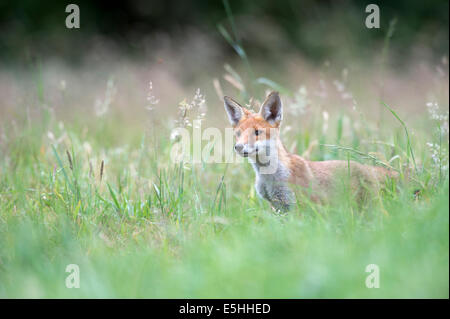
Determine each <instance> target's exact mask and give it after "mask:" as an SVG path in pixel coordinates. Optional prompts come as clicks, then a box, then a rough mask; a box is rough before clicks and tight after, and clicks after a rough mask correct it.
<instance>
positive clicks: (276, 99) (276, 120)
mask: <svg viewBox="0 0 450 319" xmlns="http://www.w3.org/2000/svg"><path fill="white" fill-rule="evenodd" d="M259 114H260V115H261V116H262V117H263V119H265V120H266V121H267V122H269V124H271V125H274V126H275V127H278V126H280V123H281V120H282V119H283V105H282V104H281V99H280V96H279V95H278V92H272V93H270V94H269V95H268V96H267V98H266V100H265V101H264V103H263V104H262V105H261V109H260V110H259Z"/></svg>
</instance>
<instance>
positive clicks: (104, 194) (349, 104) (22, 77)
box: [0, 31, 449, 298]
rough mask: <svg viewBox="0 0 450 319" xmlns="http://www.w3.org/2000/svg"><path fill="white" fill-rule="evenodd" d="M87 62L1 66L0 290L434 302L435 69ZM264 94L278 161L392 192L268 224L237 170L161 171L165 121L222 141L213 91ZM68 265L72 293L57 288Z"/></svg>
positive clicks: (274, 217)
mask: <svg viewBox="0 0 450 319" xmlns="http://www.w3.org/2000/svg"><path fill="white" fill-rule="evenodd" d="M223 32H224V31H223ZM223 35H224V37H225V38H227V34H226V33H225V34H223ZM230 41H232V40H230ZM193 45H199V44H198V43H197V44H193ZM211 50H212V49H211ZM106 51H107V50H106ZM186 51H189V50H186ZM241 53H242V52H241ZM96 54H98V55H99V56H100V57H99V56H97V57H95V56H94V57H91V58H92V60H89V59H87V62H85V64H84V65H83V66H81V67H80V66H79V67H77V68H74V67H69V66H65V65H64V64H60V63H55V62H54V61H42V63H41V62H39V61H38V63H34V64H31V65H30V66H28V67H26V68H22V69H21V68H18V69H4V70H3V71H2V73H1V76H0V88H1V90H2V96H3V97H4V98H3V101H2V102H1V103H2V108H1V119H0V121H1V128H0V134H1V136H0V297H3V298H23V297H26V298H78V297H82V298H422V297H423V298H448V297H449V278H448V274H449V221H448V219H449V214H448V209H449V179H448V150H449V141H448V61H447V59H446V58H443V59H442V60H439V61H434V62H433V61H432V60H431V59H430V61H432V62H427V63H424V64H421V63H417V61H410V62H409V64H408V67H405V69H407V70H408V71H407V72H404V71H401V72H399V71H396V70H391V69H390V67H392V66H393V63H394V62H386V61H385V60H383V61H382V68H380V67H379V65H380V64H378V63H379V61H375V62H373V61H372V62H371V61H364V63H363V62H361V61H360V62H361V63H358V62H357V61H355V60H352V61H353V62H352V63H351V64H347V66H344V67H341V66H339V65H334V64H333V63H331V64H330V62H329V61H325V62H324V63H322V64H320V65H317V64H309V63H308V62H307V61H304V60H302V59H301V58H298V57H293V56H289V57H285V58H284V59H283V61H284V62H283V63H281V62H279V63H278V64H277V68H276V69H275V68H274V67H272V64H267V63H266V62H265V61H262V60H261V59H260V60H258V59H255V60H254V61H251V62H252V69H249V65H250V62H249V61H248V60H247V57H246V56H245V55H241V59H239V60H233V61H228V62H229V63H223V64H225V66H224V68H223V69H222V68H221V66H220V67H219V68H216V69H214V71H211V70H208V71H205V72H204V71H203V70H205V68H203V69H201V68H200V67H198V68H199V69H194V67H193V66H188V65H186V63H185V62H186V61H185V60H183V59H188V58H186V57H182V56H181V55H179V56H175V57H174V56H168V54H164V53H160V55H161V56H164V61H163V60H158V61H150V62H148V63H146V62H144V61H140V62H139V63H138V62H136V61H132V60H129V59H128V60H126V59H123V58H122V57H111V56H110V55H107V57H108V58H109V59H107V58H106V59H105V58H104V56H101V54H99V53H96ZM204 54H209V53H208V52H206V53H204ZM157 55H158V53H156V54H155V56H157ZM211 56H214V54H213V53H211ZM191 58H192V59H196V63H197V64H198V63H200V62H199V60H201V58H200V57H191ZM205 60H207V57H205ZM165 61H172V62H171V63H169V62H165ZM173 61H175V62H173ZM348 61H350V59H349V60H348ZM389 63H391V64H389ZM268 66H270V67H268ZM204 67H205V66H204ZM186 68H191V69H190V70H186ZM200 69H201V70H202V71H199V70H200ZM393 69H394V68H393ZM168 70H169V71H168ZM180 70H181V71H180ZM177 71H179V72H184V73H183V74H184V75H185V76H186V72H190V73H189V74H201V76H197V77H195V78H193V80H192V79H191V78H189V76H186V78H184V79H183V78H180V77H179V75H178V74H177ZM254 74H262V75H264V76H261V77H256V76H254ZM150 81H151V82H150ZM186 83H189V84H186ZM198 88H199V89H198ZM273 89H275V90H278V91H280V93H281V96H282V99H283V102H284V107H285V120H284V122H283V126H282V140H283V142H284V143H285V145H286V147H287V148H288V149H289V150H291V151H293V152H296V153H298V154H302V155H303V156H305V157H306V158H308V159H311V160H328V159H343V160H349V159H351V160H355V161H359V162H361V163H366V164H371V165H380V166H385V167H386V166H387V167H390V168H392V169H394V170H396V171H398V172H399V173H400V175H401V178H400V180H399V182H398V183H394V184H391V185H389V187H387V189H386V190H385V191H383V192H381V193H379V194H377V197H376V198H374V200H373V201H371V202H370V203H368V204H366V205H364V206H359V205H358V204H357V203H356V202H355V201H354V199H353V198H352V197H351V196H350V195H349V194H348V192H346V190H345V189H344V190H343V195H342V196H340V197H339V198H336V199H333V201H332V202H330V203H328V204H323V205H319V204H315V203H312V202H310V201H308V200H306V199H303V200H301V201H299V202H298V205H297V207H295V208H294V209H293V210H292V211H290V212H289V213H287V214H279V213H276V212H274V211H273V210H272V209H271V208H270V207H269V205H268V204H267V203H266V202H265V201H263V200H261V199H259V198H258V197H257V195H256V194H255V190H254V187H253V183H254V173H253V171H252V168H251V166H250V164H248V163H228V164H227V163H207V162H206V161H205V162H202V163H191V162H190V161H189V160H187V161H184V162H182V163H174V162H173V161H172V160H171V156H170V153H171V150H172V149H173V147H174V145H176V144H177V142H178V141H177V136H175V135H174V133H173V132H174V131H173V129H174V128H175V127H179V126H182V127H186V128H188V129H192V124H193V120H195V119H197V120H200V121H201V123H202V127H218V128H220V129H221V130H223V129H224V128H225V127H227V126H228V121H227V118H226V114H225V111H224V109H223V104H222V101H221V95H223V94H224V93H225V94H227V95H231V96H234V97H236V98H237V99H240V100H241V101H242V102H243V103H247V105H248V106H249V107H251V108H255V109H257V107H258V103H259V102H260V101H261V100H262V99H263V98H264V95H265V93H266V92H267V91H269V90H273ZM203 143H204V145H206V144H207V141H203ZM224 152H225V150H224ZM347 195H348V196H347ZM70 264H76V265H78V266H79V270H80V288H72V289H69V288H67V287H66V284H65V282H66V278H67V276H68V275H69V273H67V272H66V267H67V265H70ZM370 264H376V265H378V267H379V272H380V287H379V288H368V287H367V286H366V278H367V276H368V275H369V273H367V272H366V267H367V266H368V265H370Z"/></svg>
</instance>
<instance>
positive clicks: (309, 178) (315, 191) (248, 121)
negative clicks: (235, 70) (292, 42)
mask: <svg viewBox="0 0 450 319" xmlns="http://www.w3.org/2000/svg"><path fill="white" fill-rule="evenodd" d="M224 105H225V110H226V111H227V114H228V118H229V120H230V123H231V125H232V126H233V128H234V133H235V137H236V144H235V146H234V149H235V151H236V153H237V154H238V155H240V156H243V157H248V158H249V161H250V162H251V163H252V166H253V168H254V170H255V174H256V183H255V188H256V191H257V193H258V195H259V196H260V197H262V198H264V199H266V200H268V201H269V202H270V203H271V205H272V206H273V208H275V209H276V210H279V211H287V210H289V209H290V208H291V207H292V205H293V204H294V203H295V197H296V196H295V193H294V191H293V188H292V186H294V185H297V187H299V188H300V189H303V190H305V191H306V194H307V196H309V198H310V199H311V200H313V201H315V202H323V201H325V200H326V199H327V198H329V197H330V196H332V195H333V193H335V192H336V190H337V188H338V187H339V186H338V183H337V181H339V180H340V177H341V176H342V177H344V176H348V177H349V181H350V188H351V190H352V192H353V193H355V194H356V195H357V196H358V197H363V196H364V193H365V192H366V191H367V190H368V189H379V188H380V187H381V186H382V185H383V184H384V180H385V179H386V177H393V178H395V177H397V173H396V172H394V171H390V170H388V169H385V168H382V167H375V166H368V165H363V164H360V163H357V162H353V161H339V160H332V161H319V162H316V161H308V160H306V159H304V158H302V157H301V156H298V155H296V154H291V153H289V152H288V151H287V150H286V148H285V147H284V145H283V143H282V142H281V140H280V125H281V121H282V118H283V106H282V103H281V99H280V96H279V94H278V92H272V93H270V94H269V95H268V96H267V98H266V100H265V101H264V102H263V103H262V105H261V108H260V111H259V112H258V113H255V112H252V111H250V110H248V109H246V108H244V107H242V106H241V105H240V104H239V103H237V102H236V101H234V100H233V99H232V98H230V97H228V96H225V97H224ZM340 174H342V175H340ZM343 174H345V175H343Z"/></svg>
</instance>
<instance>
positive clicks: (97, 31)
mask: <svg viewBox="0 0 450 319" xmlns="http://www.w3.org/2000/svg"><path fill="white" fill-rule="evenodd" d="M69 3H71V1H49V0H47V1H40V2H36V1H31V0H29V1H27V0H22V1H3V2H1V4H0V61H1V62H0V64H1V71H0V93H1V95H2V97H3V98H2V101H0V112H1V114H2V115H3V117H4V118H6V117H7V115H9V116H13V117H16V118H17V116H18V115H20V114H25V109H24V108H28V112H29V113H30V114H31V115H33V112H34V111H36V110H38V108H37V107H33V105H36V104H37V103H39V104H45V105H47V106H49V107H50V108H51V109H52V111H54V112H57V113H58V112H59V114H60V115H61V116H64V115H67V114H71V119H73V118H74V117H76V116H77V114H80V112H79V111H80V110H86V111H87V112H92V113H91V114H93V112H94V110H95V105H96V104H97V105H98V104H99V103H100V102H101V101H103V100H105V95H106V91H107V90H108V87H109V90H110V91H111V92H112V91H114V92H117V94H114V98H112V97H111V98H110V100H111V101H110V103H108V106H109V105H111V110H112V112H116V113H117V114H118V115H119V116H120V117H121V119H122V120H123V121H125V120H127V121H130V123H135V124H136V123H140V122H141V119H142V117H141V116H146V115H147V114H148V112H147V109H146V103H147V102H146V99H147V98H148V96H147V95H148V87H149V83H150V82H152V90H153V91H152V94H154V96H155V100H158V101H160V102H161V103H160V104H161V105H164V106H165V107H164V108H163V107H160V108H159V109H158V108H156V111H155V112H153V113H154V115H152V116H154V117H155V118H158V117H159V116H161V114H164V116H168V117H171V118H176V116H177V109H178V108H177V106H178V104H179V102H180V101H182V100H183V99H184V98H188V99H190V98H192V97H193V96H194V92H195V90H196V89H197V88H201V90H202V92H203V93H205V94H206V102H207V104H208V107H209V108H211V107H212V108H213V109H214V108H221V103H220V98H221V97H220V95H222V94H228V95H232V96H235V97H236V98H238V99H241V101H242V103H250V102H251V100H250V98H251V97H254V98H255V99H262V98H263V96H264V93H266V91H267V90H270V89H277V90H279V91H281V93H282V95H283V96H285V97H286V98H293V99H296V101H294V102H293V103H292V105H295V106H297V107H298V108H299V110H297V111H295V110H293V112H292V113H294V115H297V116H298V115H299V113H302V112H303V111H305V109H307V108H308V107H312V108H316V109H321V110H322V109H323V110H326V111H327V112H332V111H333V110H341V111H342V110H347V109H348V110H352V108H353V109H354V107H355V105H358V106H359V107H360V108H362V109H364V110H365V112H367V114H368V115H373V116H374V119H377V120H378V122H379V121H381V120H382V118H381V117H380V114H381V113H382V112H384V110H381V109H380V103H379V102H380V100H384V101H386V102H389V103H390V104H391V105H393V106H395V107H398V108H400V109H405V110H407V114H404V116H405V117H406V120H409V117H414V116H421V115H420V114H423V112H426V109H425V107H424V106H425V103H427V102H428V101H431V100H432V101H441V102H446V101H447V100H448V91H447V90H445V88H444V87H445V86H446V85H447V83H448V59H447V57H448V37H449V34H448V30H449V29H448V9H449V8H448V1H445V0H442V1H439V0H435V1H378V2H377V4H378V5H379V7H380V19H381V23H380V28H379V29H368V28H366V27H365V19H366V17H367V15H368V13H366V12H365V8H366V6H367V5H368V4H369V3H370V2H367V1H356V0H353V1H352V0H339V1H325V0H323V1H309V0H305V1H292V0H279V1H267V0H262V1H253V0H251V1H235V0H231V1H190V0H187V1H173V0H170V1H143V0H132V1H126V2H117V3H111V2H107V1H85V0H79V1H76V2H75V3H76V4H77V5H78V6H79V8H80V24H81V28H79V29H67V28H66V25H65V20H66V17H67V16H68V13H66V12H65V8H66V6H67V5H68V4H69ZM108 83H109V84H108ZM36 96H38V97H39V98H38V99H36ZM252 103H253V102H252ZM256 104H257V103H256ZM444 104H446V103H444ZM71 110H77V112H75V114H73V113H74V112H71ZM36 112H37V111H36ZM158 112H160V113H158ZM220 112H222V111H221V109H220ZM87 114H89V113H87ZM155 114H156V115H155ZM84 115H85V113H82V116H83V117H85V116H84ZM139 115H141V116H139ZM217 119H218V120H217V121H216V122H217V123H215V125H219V126H224V125H225V124H226V122H225V121H224V119H225V117H223V116H220V117H217ZM208 120H210V121H213V122H214V120H215V119H214V118H212V117H209V118H208ZM83 121H84V119H83ZM145 125H146V124H145ZM141 128H142V127H140V128H139V129H141Z"/></svg>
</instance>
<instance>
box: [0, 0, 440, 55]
mask: <svg viewBox="0 0 450 319" xmlns="http://www.w3.org/2000/svg"><path fill="white" fill-rule="evenodd" d="M371 2H373V1H356V0H353V1H352V0H335V1H331V0H324V1H312V0H303V1H301V0H276V1H275V0H271V1H269V0H247V1H237V0H230V1H229V4H230V8H231V11H232V14H233V16H234V17H235V19H236V21H237V29H238V30H239V28H240V23H242V22H243V21H244V22H245V20H246V18H249V19H250V18H251V19H252V20H255V21H259V22H260V23H261V21H267V23H268V24H270V25H272V26H276V28H277V30H278V32H280V33H281V34H282V36H283V37H284V38H285V40H286V41H288V42H289V43H290V44H292V47H294V48H296V49H298V50H300V51H302V53H303V54H304V55H305V56H308V57H310V58H313V59H314V58H316V59H317V58H319V59H320V58H321V57H323V56H324V55H325V54H326V52H327V50H329V49H330V46H329V43H328V42H329V41H328V42H327V38H326V34H327V33H329V32H331V31H334V30H335V29H341V30H343V32H346V33H345V34H350V35H351V37H352V41H353V43H354V44H355V46H357V47H362V48H363V47H364V46H366V45H367V42H368V41H372V40H374V39H376V40H380V41H383V38H384V37H385V35H386V32H387V29H388V26H389V23H390V21H392V20H394V19H396V20H397V24H396V27H395V28H396V29H395V36H396V41H395V45H396V48H397V49H398V50H400V53H401V52H407V50H408V47H409V46H410V45H411V44H412V43H413V42H414V41H416V40H417V38H418V37H420V39H421V41H422V42H425V44H426V45H427V46H428V47H431V48H432V51H433V52H435V53H436V54H445V53H446V52H448V1H447V0H434V1H421V0H415V1H408V0H400V1H377V2H376V3H377V4H378V5H379V6H380V9H381V25H382V28H381V29H379V30H371V32H367V30H364V19H365V17H366V15H367V13H365V11H364V9H365V7H366V5H367V4H369V3H371ZM69 3H75V4H77V5H78V6H79V7H80V11H81V29H78V30H71V31H70V32H69V31H68V30H67V28H66V27H65V23H64V21H65V18H66V16H67V13H66V12H65V7H66V6H67V5H68V4H69ZM219 23H222V24H224V25H225V26H226V27H227V28H229V29H231V26H230V24H229V20H228V18H227V12H226V10H225V8H224V2H223V1H220V0H219V1H206V0H205V1H194V0H183V1H175V0H165V1H146V0H130V1H121V2H112V1H89V0H76V1H57V0H46V1H35V0H17V1H2V2H0V58H2V59H3V60H4V61H17V60H19V61H21V60H23V59H25V60H26V59H29V58H30V57H33V56H39V55H56V56H58V55H60V56H64V57H65V58H67V59H69V60H73V61H75V60H76V59H77V58H78V57H79V54H80V50H81V49H82V48H84V45H85V44H86V43H88V42H86V40H87V39H91V38H92V37H93V36H97V37H98V36H101V37H102V38H106V39H108V40H111V41H114V42H118V43H120V48H121V50H123V51H124V52H126V53H136V52H139V40H138V39H140V37H142V36H148V35H151V34H154V33H161V32H162V33H165V34H168V35H170V34H172V33H178V34H180V33H182V32H183V31H184V30H186V28H187V27H194V28H196V29H197V30H199V31H201V32H205V33H208V34H209V35H210V36H211V37H213V38H214V37H217V39H220V37H221V36H220V34H219V32H218V31H217V24H219ZM240 36H241V37H242V40H243V42H244V43H245V46H246V48H247V49H248V50H249V51H251V50H257V49H260V48H259V46H261V45H262V44H261V43H257V42H254V41H252V39H251V38H248V39H247V38H246V34H245V32H241V34H240ZM265 45H270V43H269V44H267V43H265ZM224 47H226V45H224ZM228 50H229V52H230V53H231V52H232V51H231V49H229V48H228ZM402 50H403V51H402Z"/></svg>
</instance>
